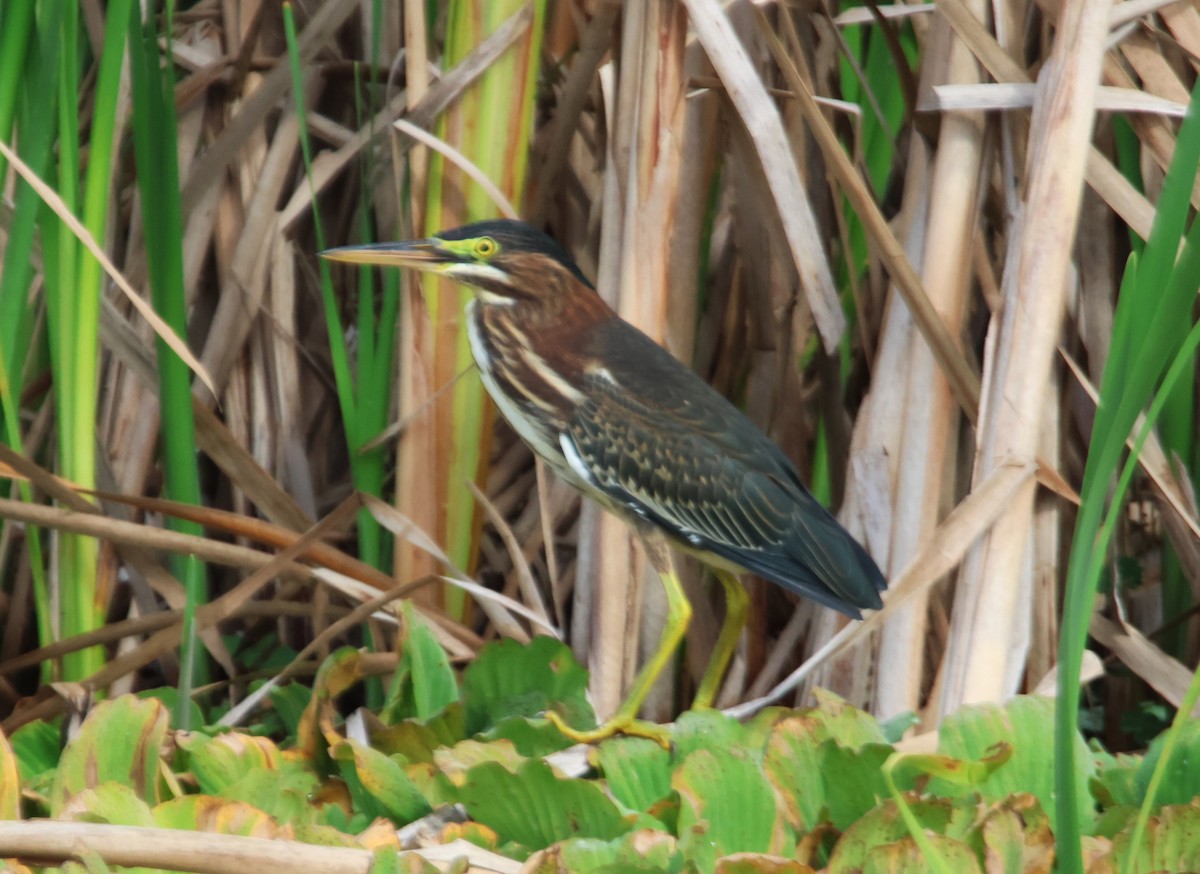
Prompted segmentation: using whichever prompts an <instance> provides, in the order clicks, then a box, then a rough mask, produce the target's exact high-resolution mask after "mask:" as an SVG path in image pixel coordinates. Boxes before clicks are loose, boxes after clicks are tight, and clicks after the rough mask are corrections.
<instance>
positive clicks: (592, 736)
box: [545, 711, 671, 749]
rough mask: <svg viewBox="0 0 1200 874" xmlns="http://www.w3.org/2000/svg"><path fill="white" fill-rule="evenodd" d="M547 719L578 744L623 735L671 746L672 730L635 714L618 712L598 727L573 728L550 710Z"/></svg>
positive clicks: (593, 742) (591, 742)
mask: <svg viewBox="0 0 1200 874" xmlns="http://www.w3.org/2000/svg"><path fill="white" fill-rule="evenodd" d="M545 716H546V719H547V720H548V721H549V722H550V724H551V725H553V726H554V727H555V728H557V729H558V730H559V732H560V733H561V734H562V736H563V737H565V738H566V739H567V740H569V741H572V742H573V743H577V744H595V743H599V742H600V741H602V740H608V739H609V738H610V737H616V736H617V735H623V736H625V737H644V738H648V739H650V740H652V741H654V742H655V743H656V744H658V745H659V746H661V747H662V748H663V749H670V748H671V732H670V729H668V728H667V727H666V726H662V725H658V724H656V723H653V722H646V721H645V720H643V719H635V718H634V716H633V714H628V713H617V714H616V715H615V716H614V717H613V718H612V719H610V720H608V722H606V723H604V724H603V725H601V726H598V727H597V728H588V729H579V728H571V726H569V725H567V724H566V723H565V722H563V718H562V717H561V716H559V715H558V714H557V713H554V712H553V711H548V712H547V713H546V714H545Z"/></svg>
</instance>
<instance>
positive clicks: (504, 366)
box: [321, 221, 887, 742]
mask: <svg viewBox="0 0 1200 874" xmlns="http://www.w3.org/2000/svg"><path fill="white" fill-rule="evenodd" d="M321 254H322V257H325V258H329V259H331V260H334V261H343V262H350V263H354V264H377V265H384V266H396V267H410V268H413V269H416V270H422V271H427V272H431V273H439V274H441V275H443V276H447V277H449V278H451V279H454V280H456V281H458V282H461V283H463V284H465V285H469V286H471V287H472V288H473V290H474V292H475V299H474V300H473V301H472V302H471V303H470V304H469V305H468V312H467V319H468V331H469V337H470V343H471V351H472V353H473V355H474V358H475V362H476V364H477V365H478V366H479V372H480V375H481V376H482V378H483V382H484V385H485V386H486V388H487V390H488V392H489V394H491V396H492V398H493V399H494V400H495V402H496V405H497V406H498V407H499V408H500V411H501V413H502V414H503V415H504V417H505V418H506V419H507V420H508V422H509V424H511V425H512V427H513V428H514V429H515V430H516V431H517V433H518V434H519V435H520V436H521V437H522V439H524V440H525V442H526V443H528V444H529V446H530V447H531V448H532V449H533V450H534V451H535V452H536V453H537V454H538V455H540V456H541V457H542V458H543V459H545V461H546V462H547V463H548V464H549V465H550V467H552V468H553V469H554V470H555V471H556V472H557V473H558V475H559V476H561V477H562V478H563V479H565V480H566V481H567V482H569V483H570V484H571V485H573V486H574V487H575V488H576V489H578V490H579V491H581V492H582V493H584V494H585V495H588V496H589V497H591V498H593V499H595V500H596V501H598V502H599V503H600V504H601V505H602V506H604V507H606V508H607V509H609V510H611V511H612V512H614V513H616V514H617V515H619V516H621V517H623V518H625V519H626V520H627V521H629V522H630V523H631V524H632V525H633V527H634V529H635V530H636V531H637V532H638V533H639V534H640V535H642V539H643V543H645V544H646V545H647V547H648V548H647V552H648V554H649V555H650V558H651V561H652V562H653V563H654V566H655V569H656V570H657V571H658V572H659V575H660V576H661V577H662V581H663V586H664V588H665V589H666V593H667V606H668V615H667V622H666V625H665V627H664V630H663V633H662V639H661V641H660V643H659V647H658V651H657V652H656V653H655V654H654V656H653V657H652V658H651V659H650V660H649V661H648V662H647V663H646V665H645V667H643V669H642V671H641V673H639V675H638V677H637V679H636V680H635V681H634V685H633V687H632V689H631V690H630V692H629V696H628V698H627V699H626V701H625V702H624V703H623V704H622V706H621V707H620V709H619V710H618V711H617V713H616V714H615V715H614V716H613V717H612V718H611V719H610V720H609V721H608V722H607V723H606V724H605V725H603V726H601V727H600V728H598V729H594V730H591V731H578V730H574V729H570V728H568V727H567V726H565V725H564V724H563V722H562V721H561V719H558V718H557V714H548V718H550V719H551V720H552V721H554V723H555V724H556V725H557V726H558V727H559V728H560V729H562V730H563V731H564V733H565V734H566V735H567V736H568V737H570V738H573V739H575V740H577V741H583V742H588V741H594V740H598V739H601V738H604V737H608V736H610V735H612V734H614V733H616V732H622V733H628V734H647V735H649V736H655V737H659V738H660V739H661V735H660V734H658V733H657V732H656V731H655V730H654V729H653V728H652V727H650V726H646V725H644V724H642V723H639V722H637V721H636V716H637V713H638V711H639V709H640V708H641V706H642V704H643V702H644V701H645V699H646V697H647V696H648V695H649V693H650V689H651V687H652V686H653V684H654V682H655V680H656V679H657V678H658V676H659V675H660V674H661V673H662V671H663V670H664V669H665V668H666V666H667V665H668V664H669V662H670V660H671V657H672V655H673V653H674V651H675V650H676V649H677V648H678V646H679V644H680V643H681V642H682V640H683V636H684V633H685V631H686V629H687V624H688V622H689V620H690V618H691V607H690V605H689V604H688V602H687V599H686V597H685V596H684V594H683V590H682V588H681V586H680V584H679V579H678V577H677V576H676V574H675V572H674V569H673V567H672V563H671V561H670V557H669V550H666V549H663V548H661V547H662V546H663V542H664V541H667V542H671V543H673V544H675V545H676V546H679V547H682V548H683V549H684V550H685V551H687V552H690V553H692V554H694V555H696V556H698V557H699V558H700V560H701V561H702V562H704V563H705V564H706V565H708V566H709V567H711V568H713V569H714V570H715V571H716V575H717V577H718V579H719V580H720V581H721V583H722V586H723V588H724V590H725V593H726V599H727V608H726V611H725V613H726V615H725V620H724V623H723V624H722V628H721V632H720V634H719V636H718V638H717V644H716V647H715V650H714V653H713V657H712V660H711V662H710V664H709V666H708V668H707V670H706V671H705V674H704V676H703V678H702V679H701V681H700V685H699V687H698V691H697V695H696V706H701V707H704V706H711V704H712V702H713V699H714V698H715V695H716V692H717V689H718V684H719V682H720V680H721V677H722V676H723V674H724V671H725V668H726V667H727V666H728V664H729V660H730V658H731V657H732V655H733V652H734V649H735V648H736V645H737V639H738V636H739V634H740V633H741V629H742V626H743V625H744V624H745V620H746V614H747V598H746V594H745V590H744V589H742V587H741V585H740V584H739V582H738V581H737V579H736V577H735V576H734V574H736V573H739V572H742V571H751V572H753V573H755V574H757V575H759V576H761V577H764V578H765V579H768V580H770V581H771V582H773V583H776V584H778V585H780V586H782V587H783V588H785V589H787V590H788V591H791V592H795V593H797V594H799V595H803V596H805V597H807V598H811V599H813V600H814V601H817V602H819V603H821V604H824V605H825V606H827V607H832V608H833V609H834V610H837V611H839V612H841V613H844V614H846V615H847V616H850V617H853V618H855V619H858V618H861V614H860V613H859V609H860V608H871V609H879V608H880V607H881V606H882V601H881V599H880V596H879V593H880V592H882V591H883V589H884V588H885V587H886V585H887V584H886V582H885V580H884V578H883V574H881V573H880V571H879V568H878V567H877V566H876V564H875V562H874V561H872V560H871V557H870V556H869V555H867V552H866V550H865V549H863V547H862V546H861V545H860V544H859V543H858V542H857V541H856V540H855V539H854V538H853V537H852V536H851V535H850V534H849V533H848V532H847V531H846V530H845V529H844V528H843V527H842V526H841V525H839V524H838V522H837V520H836V519H834V518H833V516H831V515H830V514H829V513H828V512H827V511H826V510H825V508H824V507H822V506H821V505H820V504H819V503H818V502H817V501H816V499H815V498H813V496H812V495H811V494H809V492H808V490H807V489H805V487H804V485H803V484H802V483H801V482H800V477H799V475H798V474H797V473H796V469H795V467H793V465H792V463H791V462H790V461H789V460H788V458H787V456H785V455H784V454H783V452H782V451H781V450H780V449H779V447H777V446H776V445H775V444H774V443H772V442H771V440H770V439H769V438H768V437H767V436H766V435H765V434H764V433H763V432H762V431H760V430H759V429H758V428H757V427H756V426H755V425H754V424H753V423H751V422H750V420H749V419H747V418H746V417H745V416H744V415H742V413H741V412H740V411H739V410H738V409H737V408H736V407H734V406H733V405H732V404H731V403H729V401H727V400H726V399H725V398H724V397H722V396H721V395H720V394H719V393H718V392H717V391H716V390H714V389H713V388H712V387H710V386H709V385H708V384H707V383H706V382H704V380H702V379H700V377H698V376H696V375H695V374H694V373H692V371H691V370H689V369H688V368H687V367H685V366H684V365H683V364H682V363H680V362H679V361H677V360H676V359H675V358H673V357H672V356H671V355H670V354H669V353H668V352H667V351H666V350H665V349H663V348H662V347H661V346H659V345H657V344H656V343H655V342H654V341H653V340H651V339H650V338H649V337H647V336H646V335H645V334H643V333H642V332H641V331H639V330H638V329H637V328H635V327H633V326H632V325H630V324H629V323H628V322H626V321H624V320H622V319H621V318H620V317H619V316H618V315H617V314H616V313H615V312H613V310H612V309H611V308H610V307H609V306H608V305H607V304H606V303H605V302H604V301H603V300H602V299H601V298H600V296H599V295H598V294H597V293H596V291H595V289H594V288H593V286H592V285H591V283H590V282H588V280H587V277H585V276H584V275H583V273H582V272H581V271H580V269H579V268H578V267H577V266H576V265H575V264H574V262H572V261H571V259H570V257H569V256H568V255H567V253H566V252H565V251H564V250H563V249H562V247H560V246H559V245H558V244H557V243H556V242H555V241H554V240H552V239H551V238H550V237H549V236H547V235H546V234H544V233H542V232H541V231H539V230H537V229H535V228H533V227H530V226H529V225H527V224H524V223H522V222H517V221H485V222H477V223H475V224H469V225H465V226H463V227H460V228H454V229H453V230H448V231H442V232H441V233H439V234H437V235H436V236H433V237H430V238H429V239H424V240H412V241H409V242H402V243H379V244H375V245H364V246H346V247H343V248H339V249H331V250H328V251H326V252H322V253H321ZM664 535H665V537H664Z"/></svg>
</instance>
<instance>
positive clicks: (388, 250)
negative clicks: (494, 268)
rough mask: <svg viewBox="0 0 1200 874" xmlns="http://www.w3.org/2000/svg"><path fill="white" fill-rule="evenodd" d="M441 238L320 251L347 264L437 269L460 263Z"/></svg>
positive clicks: (326, 256) (329, 257) (324, 256)
mask: <svg viewBox="0 0 1200 874" xmlns="http://www.w3.org/2000/svg"><path fill="white" fill-rule="evenodd" d="M439 243H440V241H439V240H408V241H406V242H403V243H369V244H367V245H362V246H340V247H338V248H336V249H326V250H325V251H324V252H321V253H320V256H321V257H322V258H327V259H329V260H330V261H341V262H342V263H344V264H376V265H379V266H381V267H410V268H412V269H414V270H436V269H437V268H438V267H440V266H442V265H445V264H457V263H459V261H460V260H461V259H459V258H458V257H457V256H455V255H454V253H453V252H448V251H446V249H444V248H442V247H441V246H440V245H439Z"/></svg>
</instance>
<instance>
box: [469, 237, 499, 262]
mask: <svg viewBox="0 0 1200 874" xmlns="http://www.w3.org/2000/svg"><path fill="white" fill-rule="evenodd" d="M474 249H475V257H477V258H491V257H492V256H493V255H495V254H496V252H497V251H499V249H500V246H499V245H498V244H497V243H496V241H495V240H493V239H492V238H491V237H480V238H479V239H478V240H476V241H475V246H474Z"/></svg>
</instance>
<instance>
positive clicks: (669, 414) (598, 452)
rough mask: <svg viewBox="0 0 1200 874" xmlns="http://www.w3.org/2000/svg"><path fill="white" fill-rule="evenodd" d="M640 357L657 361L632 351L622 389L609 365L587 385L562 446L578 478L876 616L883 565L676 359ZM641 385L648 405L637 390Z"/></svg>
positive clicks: (640, 512)
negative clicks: (649, 390) (649, 389)
mask: <svg viewBox="0 0 1200 874" xmlns="http://www.w3.org/2000/svg"><path fill="white" fill-rule="evenodd" d="M631 330H632V329H631ZM635 333H636V332H635ZM638 336H643V335H638ZM623 339H624V341H625V342H630V341H629V338H628V337H626V338H623ZM645 342H646V343H647V344H649V347H650V349H653V350H655V351H656V352H657V353H660V354H661V355H662V356H666V357H667V358H668V359H669V356H668V355H667V353H666V352H665V351H664V350H662V349H660V348H659V347H658V346H656V345H654V344H653V343H651V342H650V341H649V339H646V341H645ZM647 355H649V356H650V358H651V359H653V358H654V353H653V352H649V350H647V349H644V348H643V349H639V350H636V357H633V358H632V359H631V360H636V361H638V362H639V368H638V375H637V376H636V377H632V378H630V380H629V381H626V380H625V379H624V378H625V377H627V376H628V374H627V373H625V372H623V371H621V370H620V369H618V370H617V371H616V372H614V371H613V369H612V368H611V367H610V368H609V369H608V370H606V371H604V372H603V373H591V374H589V375H588V376H587V377H586V380H587V385H586V388H585V390H584V391H583V392H582V396H583V398H584V399H583V401H582V402H581V403H580V404H579V405H578V407H577V408H576V410H575V413H574V416H573V418H572V420H571V421H570V422H569V423H568V427H567V433H566V435H564V438H563V439H564V449H565V450H566V449H567V447H566V446H565V442H566V441H570V444H571V445H570V448H569V451H567V455H568V458H573V459H574V461H573V462H572V464H573V466H575V465H578V466H579V468H580V469H577V470H576V472H577V473H579V474H580V475H581V476H583V477H584V479H586V480H587V481H588V482H589V483H591V484H592V485H593V487H595V488H596V489H598V490H599V491H600V492H601V493H602V494H603V495H604V496H605V497H606V498H607V499H608V500H609V501H610V502H611V503H612V504H613V505H615V506H617V507H620V508H624V509H625V510H627V511H629V512H631V513H633V514H634V515H637V516H639V517H641V518H643V519H647V520H649V521H651V522H654V523H655V524H657V525H659V526H661V527H662V528H664V529H665V530H666V531H667V532H668V533H669V534H671V535H673V536H674V537H676V538H678V539H679V540H681V541H683V542H685V543H687V544H689V545H691V546H692V547H695V548H697V549H698V550H699V551H700V552H702V553H710V554H712V555H714V556H717V557H719V558H721V559H724V560H726V561H728V562H731V563H733V564H735V565H738V566H740V567H744V568H746V569H747V570H750V571H753V572H755V573H758V574H760V575H762V576H764V577H766V578H767V579H770V580H772V581H774V582H776V583H778V584H780V585H782V586H784V587H785V588H788V589H791V590H793V591H796V592H798V593H800V594H802V595H806V596H808V597H810V598H813V599H815V600H817V601H819V602H821V603H823V604H826V605H828V606H831V607H833V608H835V609H837V610H840V611H842V612H844V613H847V614H849V615H852V616H856V615H858V608H860V607H873V608H877V607H879V606H880V604H881V602H880V600H879V594H878V593H879V591H881V590H882V589H883V587H884V585H885V583H884V580H883V577H882V575H881V574H880V573H879V570H878V568H877V567H876V566H875V564H874V562H873V561H871V559H870V558H869V557H868V556H867V554H866V552H865V551H864V550H863V549H862V547H861V546H859V545H858V543H857V542H856V541H855V540H854V538H853V537H851V536H850V534H848V533H847V532H846V531H845V529H843V528H842V527H841V525H839V524H838V522H837V520H835V519H834V518H833V517H832V516H831V515H830V514H829V513H828V512H827V511H826V510H825V509H824V508H823V507H822V506H821V505H820V504H819V503H818V502H817V501H816V500H815V499H814V498H813V497H812V495H810V494H809V493H808V491H807V490H806V489H805V488H804V486H803V485H802V484H801V483H800V479H799V476H798V475H797V474H796V471H795V469H794V468H793V467H792V465H791V464H790V462H788V460H787V459H786V457H785V456H784V455H783V453H782V452H780V450H779V449H778V447H776V446H775V445H774V444H773V443H772V442H771V441H770V440H769V439H768V438H767V437H766V436H765V435H764V434H762V432H761V431H759V430H758V429H757V428H756V427H755V426H754V425H752V424H751V423H750V422H749V420H747V419H746V418H745V417H744V416H743V415H742V414H741V413H740V412H739V411H738V410H737V409H735V408H734V407H733V406H732V405H730V404H729V403H728V402H727V401H726V400H725V399H724V398H722V397H721V396H720V395H719V394H717V393H716V392H715V391H713V390H712V389H711V388H709V387H708V386H707V385H706V384H705V383H703V382H702V381H701V380H699V379H698V378H697V377H695V376H693V375H692V374H691V373H690V372H689V371H687V370H686V368H683V367H682V366H681V365H679V364H678V363H677V362H675V361H674V359H669V365H668V364H665V363H662V362H661V361H655V360H651V362H650V364H648V365H647V364H646V361H647V357H646V356H647ZM602 360H606V361H612V360H613V359H612V358H611V357H606V358H604V359H602ZM643 365H645V366H644V367H643ZM656 365H661V367H659V368H658V370H657V371H656ZM680 374H683V376H680ZM647 377H649V378H651V379H654V380H655V383H654V384H655V386H656V388H657V390H656V391H654V392H653V394H652V395H651V396H652V397H653V398H654V402H653V403H652V402H650V401H648V400H645V399H644V398H645V397H646V395H645V387H644V386H643V385H641V384H639V382H638V380H639V379H645V378H647ZM672 380H673V381H674V384H673V385H672V384H670V383H671V381H672ZM664 381H666V382H667V383H668V384H666V385H664ZM698 386H700V387H702V388H700V387H698ZM664 398H665V399H666V400H665V401H664V400H663V399H664ZM672 399H674V400H672Z"/></svg>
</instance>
